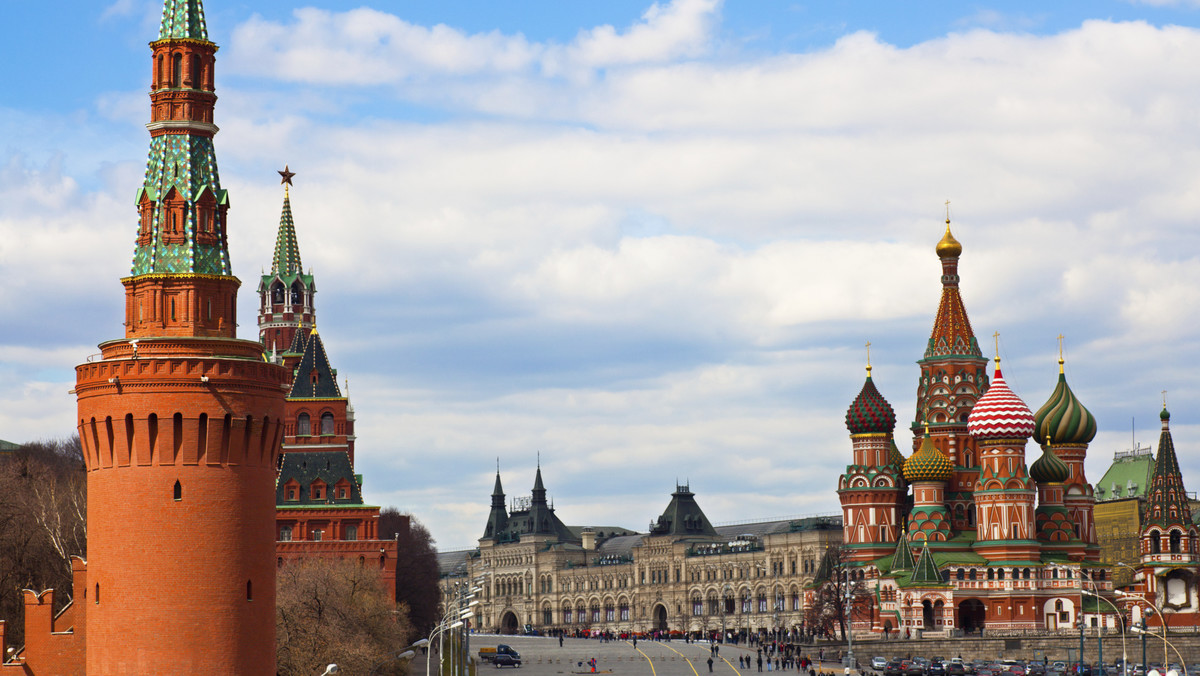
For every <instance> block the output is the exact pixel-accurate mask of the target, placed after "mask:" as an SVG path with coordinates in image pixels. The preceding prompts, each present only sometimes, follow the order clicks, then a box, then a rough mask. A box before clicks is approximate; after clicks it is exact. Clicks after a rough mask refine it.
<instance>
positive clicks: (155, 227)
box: [75, 0, 289, 676]
mask: <svg viewBox="0 0 1200 676" xmlns="http://www.w3.org/2000/svg"><path fill="white" fill-rule="evenodd" d="M150 47H151V50H152V51H153V55H152V59H151V72H152V77H151V83H150V84H151V91H150V100H151V118H150V119H151V121H150V123H149V124H148V125H147V128H148V129H149V130H150V153H149V161H148V162H147V165H146V175H145V180H144V182H143V184H142V187H141V188H140V189H139V190H138V192H137V196H136V205H137V210H138V214H139V227H138V232H137V239H136V245H135V249H134V256H133V265H132V269H131V271H130V275H129V276H128V277H126V278H124V279H123V280H121V281H122V283H123V284H124V286H125V337H124V338H120V339H115V340H109V341H107V342H104V343H101V344H100V354H99V355H96V356H95V357H92V358H90V359H89V360H88V361H87V363H84V364H81V365H80V366H78V367H77V368H76V386H75V392H76V394H77V396H78V406H79V408H78V410H79V436H80V440H81V442H82V444H83V453H84V461H85V463H86V466H87V474H88V515H87V521H88V562H87V585H86V590H85V591H84V592H83V593H82V594H80V598H76V599H75V602H76V603H85V604H87V617H86V623H87V624H86V629H87V633H86V635H87V648H86V663H87V670H86V671H87V673H88V674H93V675H96V676H100V675H107V674H113V675H124V674H129V675H133V674H138V675H142V674H247V675H249V674H255V675H259V674H262V675H265V674H273V673H275V651H274V648H273V646H274V643H275V640H274V639H275V554H274V546H275V535H274V523H275V500H274V481H275V465H276V459H277V457H278V454H279V448H280V441H281V438H282V433H283V428H282V425H281V423H282V416H283V411H284V396H285V395H286V394H287V383H288V382H289V378H288V373H287V372H286V370H285V369H284V368H282V367H280V366H277V365H274V364H271V363H268V362H267V361H266V360H265V359H264V354H263V350H262V346H261V344H259V343H258V342H257V341H246V340H238V339H237V337H236V326H237V321H236V316H237V314H236V308H237V304H236V294H237V289H238V287H239V285H240V282H239V281H238V279H237V278H236V277H234V276H233V275H232V272H231V270H230V265H229V249H228V245H227V236H226V235H227V230H226V228H227V221H226V216H227V212H228V209H229V197H228V194H227V193H226V191H225V190H224V189H223V188H222V187H221V184H220V179H219V177H218V174H217V162H216V154H215V152H214V149H213V136H214V134H216V132H217V127H216V126H214V125H213V105H214V103H215V102H216V98H217V97H216V94H215V93H214V88H213V80H214V77H213V75H214V74H213V69H214V64H215V59H214V56H215V54H216V51H217V47H216V45H214V44H213V43H212V42H210V41H209V39H208V34H207V30H206V27H205V22H204V12H203V8H202V6H201V2H200V0H165V3H164V7H163V17H162V25H161V28H160V31H159V35H158V39H157V40H155V41H154V42H152V43H150Z"/></svg>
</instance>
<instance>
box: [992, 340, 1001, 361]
mask: <svg viewBox="0 0 1200 676" xmlns="http://www.w3.org/2000/svg"><path fill="white" fill-rule="evenodd" d="M992 338H993V339H995V341H996V368H1000V332H999V331H997V332H995V333H993V334H992Z"/></svg>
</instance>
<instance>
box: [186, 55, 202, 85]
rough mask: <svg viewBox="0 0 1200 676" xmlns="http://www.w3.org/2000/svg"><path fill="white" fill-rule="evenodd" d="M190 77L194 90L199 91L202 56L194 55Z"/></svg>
mask: <svg viewBox="0 0 1200 676" xmlns="http://www.w3.org/2000/svg"><path fill="white" fill-rule="evenodd" d="M188 75H189V76H190V78H189V79H190V80H191V85H192V88H193V89H199V88H200V55H199V54H193V55H192V72H191V73H188Z"/></svg>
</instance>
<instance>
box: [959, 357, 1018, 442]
mask: <svg viewBox="0 0 1200 676" xmlns="http://www.w3.org/2000/svg"><path fill="white" fill-rule="evenodd" d="M996 364H997V365H996V375H995V376H994V377H993V378H992V384H991V386H990V387H988V389H987V392H985V393H984V395H983V396H982V397H980V398H979V401H977V402H975V407H974V408H972V409H971V415H970V416H968V417H967V431H968V432H970V433H971V436H973V437H975V438H976V439H980V440H984V439H1028V438H1029V437H1030V436H1032V435H1033V427H1034V425H1033V412H1032V411H1030V410H1029V407H1028V406H1026V405H1025V402H1023V401H1021V398H1020V397H1018V396H1017V395H1016V394H1015V393H1013V391H1012V390H1010V389H1009V388H1008V383H1006V382H1004V375H1003V374H1002V373H1000V366H999V360H997V362H996Z"/></svg>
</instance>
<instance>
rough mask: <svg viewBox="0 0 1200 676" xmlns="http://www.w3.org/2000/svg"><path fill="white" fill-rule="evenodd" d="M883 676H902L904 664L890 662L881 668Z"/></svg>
mask: <svg viewBox="0 0 1200 676" xmlns="http://www.w3.org/2000/svg"><path fill="white" fill-rule="evenodd" d="M883 676H904V663H903V662H902V661H900V660H891V661H889V662H888V663H887V664H886V665H884V667H883Z"/></svg>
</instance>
